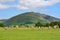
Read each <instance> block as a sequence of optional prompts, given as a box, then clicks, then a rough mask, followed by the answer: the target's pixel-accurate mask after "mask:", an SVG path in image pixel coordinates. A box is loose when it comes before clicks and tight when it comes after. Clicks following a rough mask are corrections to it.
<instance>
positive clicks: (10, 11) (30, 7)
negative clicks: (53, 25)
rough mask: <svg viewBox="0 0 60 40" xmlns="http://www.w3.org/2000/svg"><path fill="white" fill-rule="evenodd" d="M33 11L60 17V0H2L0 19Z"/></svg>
mask: <svg viewBox="0 0 60 40" xmlns="http://www.w3.org/2000/svg"><path fill="white" fill-rule="evenodd" d="M31 11H33V12H38V13H41V14H47V15H51V16H54V17H56V18H60V0H0V19H8V18H11V17H13V16H15V15H18V14H21V13H24V12H31Z"/></svg>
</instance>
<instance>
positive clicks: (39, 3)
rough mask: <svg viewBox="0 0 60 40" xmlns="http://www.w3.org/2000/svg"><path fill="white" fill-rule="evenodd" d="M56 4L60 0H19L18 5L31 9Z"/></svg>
mask: <svg viewBox="0 0 60 40" xmlns="http://www.w3.org/2000/svg"><path fill="white" fill-rule="evenodd" d="M58 2H60V0H20V1H19V5H21V6H24V7H25V8H30V9H32V8H38V7H46V6H52V5H54V4H56V3H58Z"/></svg>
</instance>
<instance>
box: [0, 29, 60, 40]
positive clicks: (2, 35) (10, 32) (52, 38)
mask: <svg viewBox="0 0 60 40" xmlns="http://www.w3.org/2000/svg"><path fill="white" fill-rule="evenodd" d="M0 40H60V29H39V28H35V29H31V28H19V29H7V30H5V29H4V28H0Z"/></svg>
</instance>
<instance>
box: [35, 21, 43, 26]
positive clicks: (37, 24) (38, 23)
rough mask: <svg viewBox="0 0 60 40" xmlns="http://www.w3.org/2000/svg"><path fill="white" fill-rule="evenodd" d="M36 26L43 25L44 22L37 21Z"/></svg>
mask: <svg viewBox="0 0 60 40" xmlns="http://www.w3.org/2000/svg"><path fill="white" fill-rule="evenodd" d="M35 26H37V27H41V26H43V24H42V23H40V22H37V23H36V24H35Z"/></svg>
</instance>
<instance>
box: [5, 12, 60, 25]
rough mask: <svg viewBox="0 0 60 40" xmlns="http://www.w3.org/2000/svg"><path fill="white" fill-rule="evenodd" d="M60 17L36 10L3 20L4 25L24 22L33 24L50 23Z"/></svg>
mask: <svg viewBox="0 0 60 40" xmlns="http://www.w3.org/2000/svg"><path fill="white" fill-rule="evenodd" d="M59 20H60V19H58V18H55V17H52V16H49V15H45V14H40V13H36V12H26V13H22V14H19V15H17V16H14V17H12V18H10V19H8V20H7V21H5V22H4V24H5V25H24V24H35V23H37V22H41V23H50V22H53V21H59Z"/></svg>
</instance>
